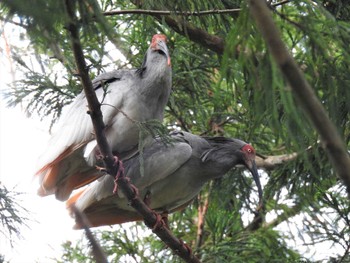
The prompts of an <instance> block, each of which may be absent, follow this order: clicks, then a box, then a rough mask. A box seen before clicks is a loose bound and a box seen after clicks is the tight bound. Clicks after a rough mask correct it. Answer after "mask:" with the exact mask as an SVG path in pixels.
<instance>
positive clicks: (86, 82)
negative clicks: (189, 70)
mask: <svg viewBox="0 0 350 263" xmlns="http://www.w3.org/2000/svg"><path fill="white" fill-rule="evenodd" d="M64 4H65V8H66V12H67V14H68V18H69V21H68V26H67V28H68V31H69V32H70V35H71V42H72V49H73V53H74V57H75V61H76V65H77V68H78V74H79V76H80V78H81V81H82V84H83V88H84V92H85V95H86V99H87V101H88V105H89V114H90V116H91V120H92V123H93V127H94V131H95V136H96V141H97V143H98V146H99V149H100V151H101V154H102V156H104V157H103V160H104V162H105V165H106V169H107V171H108V173H109V174H110V175H115V174H116V173H117V170H118V165H116V164H115V160H114V156H113V154H112V150H111V148H110V146H109V145H108V142H107V140H106V137H105V132H104V127H105V125H104V123H103V119H102V112H101V109H100V103H99V101H98V99H97V97H96V94H95V92H94V89H93V87H92V83H91V80H90V78H89V75H88V68H87V66H86V62H85V59H84V55H83V51H82V48H81V44H80V39H79V32H78V28H77V21H78V19H77V17H76V10H75V4H76V1H72V0H65V2H64ZM117 183H118V186H119V187H120V189H121V191H122V192H123V194H124V195H125V196H126V197H127V198H128V200H129V202H130V205H131V206H132V207H133V208H135V209H136V210H137V211H138V212H139V213H140V214H141V215H142V216H143V218H144V220H145V223H146V225H147V226H152V227H153V229H152V230H153V232H154V233H155V234H156V235H157V236H158V237H160V238H161V239H162V240H163V242H164V243H165V244H166V245H167V246H168V247H170V248H171V249H172V250H173V251H174V253H175V254H177V255H178V256H180V257H181V258H182V259H184V260H185V261H186V262H200V261H199V259H198V258H197V257H196V256H195V255H193V253H192V251H190V250H189V249H188V247H187V246H186V245H185V244H184V243H183V242H182V241H180V240H179V239H177V238H176V237H174V235H173V234H172V233H171V232H170V230H169V229H168V228H167V227H166V225H165V223H164V221H163V220H161V217H160V215H158V214H156V213H155V212H154V211H152V210H151V209H150V208H149V207H148V206H147V205H146V204H145V203H144V202H143V201H142V200H141V199H140V197H139V196H138V194H137V189H136V188H135V186H133V185H131V184H130V182H129V180H128V179H127V178H126V177H125V176H124V175H122V176H119V177H118V180H117Z"/></svg>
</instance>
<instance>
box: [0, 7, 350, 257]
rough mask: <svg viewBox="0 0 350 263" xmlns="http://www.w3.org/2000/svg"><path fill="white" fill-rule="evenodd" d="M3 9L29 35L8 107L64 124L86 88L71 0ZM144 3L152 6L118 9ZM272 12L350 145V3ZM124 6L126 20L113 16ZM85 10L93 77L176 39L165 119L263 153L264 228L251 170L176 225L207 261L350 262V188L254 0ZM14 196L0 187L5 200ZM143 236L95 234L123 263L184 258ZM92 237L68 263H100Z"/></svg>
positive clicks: (2, 15) (85, 42)
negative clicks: (324, 249) (160, 40)
mask: <svg viewBox="0 0 350 263" xmlns="http://www.w3.org/2000/svg"><path fill="white" fill-rule="evenodd" d="M0 7H1V9H0V19H1V21H2V22H1V23H12V24H14V25H15V26H16V27H19V28H22V29H24V30H25V34H23V38H25V39H29V40H30V46H29V47H28V49H25V50H23V49H19V48H16V47H15V46H12V47H11V56H12V59H13V61H14V62H15V66H16V70H21V71H22V72H23V73H24V78H23V79H20V80H17V81H16V82H15V83H13V86H12V87H11V88H10V89H9V90H8V92H7V93H6V94H5V96H6V99H7V101H8V103H9V105H10V106H14V105H16V104H18V103H22V104H23V105H25V107H26V111H27V113H28V114H29V115H31V114H38V115H39V116H41V117H42V118H51V119H52V123H54V122H55V121H56V120H57V119H58V117H59V116H60V113H61V110H62V108H63V107H64V106H65V105H67V104H68V103H70V102H71V101H72V99H73V98H74V97H75V96H76V95H77V94H78V93H79V92H80V91H81V89H82V87H81V84H80V82H79V79H78V78H77V76H76V69H75V64H74V63H75V62H74V59H73V53H72V50H71V47H70V39H69V34H68V32H67V30H66V28H65V26H66V22H67V15H66V13H65V9H64V6H63V1H55V0H36V1H20V0H5V1H2V3H1V4H0ZM135 9H137V10H140V11H139V12H125V13H123V14H121V13H120V12H119V13H118V11H120V10H135ZM229 9H230V11H227V12H226V13H223V12H222V13H220V12H217V11H216V12H212V13H210V14H203V15H198V13H197V15H193V14H192V15H190V13H189V12H200V11H205V10H229ZM270 9H271V13H272V14H273V19H274V21H275V23H276V25H277V26H278V28H279V29H280V31H281V35H282V39H283V41H284V43H285V44H286V45H287V47H288V49H289V50H290V52H291V54H292V55H293V57H294V59H295V60H296V62H297V64H298V65H299V67H300V69H301V70H302V72H303V73H304V76H305V78H306V79H307V80H308V82H309V83H310V85H311V87H312V88H313V90H314V92H315V93H316V94H317V96H318V98H319V100H320V101H321V102H322V104H323V106H324V107H325V109H326V110H327V112H328V114H329V117H330V118H331V120H332V121H333V122H334V123H335V124H336V127H337V129H338V132H339V134H341V135H342V137H343V138H344V143H345V144H346V146H347V147H348V148H349V141H350V122H349V112H350V74H349V70H350V52H349V51H350V49H349V43H350V4H349V3H348V2H347V1H340V0H338V1H335V0H334V1H331V0H329V1H326V0H324V1H311V0H310V1H298V0H297V1H274V0H273V1H271V3H270ZM112 10H114V11H117V12H114V13H108V12H109V11H112ZM157 10H158V11H159V10H166V11H170V13H171V14H170V15H161V14H158V13H155V12H154V11H157ZM151 11H153V12H151ZM79 16H80V18H81V20H80V33H81V42H82V46H83V48H84V54H85V58H86V61H87V64H88V65H89V68H90V73H91V78H93V77H94V76H96V75H98V74H100V73H102V72H104V71H106V70H111V69H113V68H125V67H139V66H140V65H141V63H142V60H143V55H144V53H145V51H146V49H147V47H148V45H149V41H150V39H151V37H152V35H153V34H155V33H160V32H161V33H164V34H166V35H167V36H168V38H169V43H168V45H169V50H170V51H171V56H172V67H173V91H172V94H171V99H170V101H169V103H168V106H167V108H166V116H165V120H164V125H166V126H167V127H168V128H169V129H170V130H171V129H175V128H180V129H182V130H185V131H190V132H192V133H194V134H201V135H211V136H212V135H224V136H227V137H236V138H241V139H243V140H245V141H249V142H250V143H251V144H252V145H253V146H254V147H255V148H256V150H257V152H258V154H259V156H260V157H261V158H262V159H261V161H260V162H259V164H260V168H261V170H260V172H261V176H262V180H263V182H264V195H265V201H266V211H265V217H264V220H263V222H262V223H261V224H259V225H258V226H257V227H254V228H251V227H249V226H250V223H251V221H252V218H253V216H254V214H253V211H254V210H255V207H256V205H257V196H256V193H255V192H256V191H255V189H252V187H251V185H252V180H251V178H250V176H249V175H248V174H246V173H245V172H244V171H243V170H242V169H235V170H233V171H231V172H230V173H229V174H227V175H226V176H225V177H223V178H221V179H217V180H215V181H213V182H211V183H210V184H208V185H207V186H206V187H205V188H204V189H203V191H202V192H201V194H200V195H199V196H198V198H197V199H196V200H194V202H193V204H192V205H191V206H190V207H188V208H187V209H186V210H184V211H183V212H178V213H175V214H173V215H172V216H171V217H170V222H171V228H172V230H173V231H174V233H175V235H176V236H177V237H180V238H181V239H183V240H184V241H186V243H188V244H190V246H191V247H192V248H193V249H194V251H195V253H196V254H197V255H198V256H199V257H200V259H201V260H202V261H203V262H242V261H246V262H295V261H298V260H305V261H306V262H307V261H313V260H312V258H311V257H310V253H306V252H307V251H308V250H310V251H311V252H312V251H315V248H316V247H317V246H316V245H317V244H319V243H323V242H324V241H327V242H326V243H325V244H326V246H328V247H330V246H332V245H333V246H334V248H336V250H335V251H336V252H337V253H334V254H329V255H325V256H324V260H325V261H330V262H332V261H333V262H349V261H350V256H349V250H350V241H349V240H350V235H349V229H350V228H349V227H350V217H349V209H350V206H349V199H348V196H347V192H346V189H345V186H343V184H342V182H341V181H339V179H338V177H337V176H336V174H335V173H334V172H333V168H332V167H331V165H330V162H329V160H328V158H327V156H326V153H325V151H324V150H323V148H322V145H321V144H320V141H319V139H320V138H319V135H318V134H317V132H316V131H315V130H314V129H313V127H312V125H311V124H310V122H309V120H308V119H307V118H306V116H305V114H304V113H303V111H302V109H301V107H300V104H299V102H298V101H297V100H295V98H294V97H293V93H292V91H291V88H290V87H289V85H288V84H287V82H286V81H285V79H284V78H283V76H282V74H281V72H280V71H279V69H278V67H277V65H276V64H275V63H274V61H273V59H272V56H271V54H270V52H269V50H268V49H267V48H266V45H265V43H264V41H263V39H262V37H261V35H260V33H259V31H258V30H257V28H256V25H255V23H254V21H253V20H252V18H251V16H250V13H249V10H248V7H247V2H246V1H242V0H220V1H209V0H206V1H203V0H188V1H166V0H157V1H153V0H144V1H142V0H138V1H135V0H134V1H123V0H121V1H113V0H99V1H94V0H85V1H79ZM115 49H117V50H119V51H120V53H121V55H120V56H115ZM111 54H113V55H114V56H113V57H112V55H111ZM28 57H30V59H31V61H32V62H31V63H29V62H28V61H29V60H28V59H26V58H28ZM33 61H35V62H34V63H33ZM34 64H35V65H36V66H34ZM37 65H39V66H37ZM49 128H50V127H48V129H49ZM291 154H292V155H291ZM262 160H265V162H263V161H262ZM270 160H271V161H270ZM4 189H6V188H4ZM7 194H8V193H7V192H5V191H1V192H0V195H1V196H0V198H5V197H6V195H7ZM0 200H1V199H0ZM1 203H2V202H0V204H1ZM5 209H6V208H5ZM0 213H3V210H0ZM202 220H203V221H204V225H203V226H202V227H201V225H200V224H199V223H200V222H201V221H202ZM16 222H17V221H16ZM18 222H21V221H18ZM145 229H146V227H145V226H143V225H142V224H141V223H135V224H127V225H124V226H116V227H114V228H113V229H111V230H107V231H105V230H98V229H97V230H95V234H96V236H97V239H98V240H99V242H100V243H101V245H102V247H103V249H104V250H105V252H106V254H107V255H108V259H109V260H110V261H111V262H119V261H120V262H177V261H180V259H179V258H177V257H176V256H174V255H173V253H172V252H171V251H169V250H167V249H166V248H165V246H164V244H163V243H161V241H159V239H158V238H157V237H155V236H154V235H152V234H149V235H148V234H147V233H148V232H146V233H145V234H140V233H143V231H145ZM293 240H294V241H295V243H294V242H291V241H293ZM86 242H87V241H86V240H84V239H82V240H81V242H79V243H78V245H77V246H73V247H72V246H71V243H70V241H68V242H67V243H65V244H64V245H63V246H64V249H65V252H64V255H63V256H62V258H61V259H58V260H57V261H58V262H92V261H93V259H92V257H91V256H90V254H89V253H87V251H88V250H89V248H88V246H86ZM300 245H302V248H301V247H300ZM315 252H316V251H315ZM311 254H312V253H311Z"/></svg>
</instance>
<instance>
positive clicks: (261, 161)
mask: <svg viewBox="0 0 350 263" xmlns="http://www.w3.org/2000/svg"><path fill="white" fill-rule="evenodd" d="M298 156H299V154H298V153H296V152H294V153H288V154H281V155H271V156H267V157H266V158H261V157H260V156H257V157H256V158H255V162H256V166H257V167H258V168H264V169H266V170H273V169H274V168H276V166H278V165H281V164H284V163H287V162H290V161H293V160H295V159H296V158H297V157H298Z"/></svg>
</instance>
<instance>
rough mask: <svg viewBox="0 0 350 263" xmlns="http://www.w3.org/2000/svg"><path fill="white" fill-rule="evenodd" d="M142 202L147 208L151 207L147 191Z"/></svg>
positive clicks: (149, 194) (149, 195) (149, 193)
mask: <svg viewBox="0 0 350 263" xmlns="http://www.w3.org/2000/svg"><path fill="white" fill-rule="evenodd" d="M143 202H144V203H145V204H146V205H147V206H148V207H149V206H150V205H151V192H150V191H147V193H146V194H145V197H144V198H143Z"/></svg>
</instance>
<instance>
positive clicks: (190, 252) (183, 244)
mask: <svg viewBox="0 0 350 263" xmlns="http://www.w3.org/2000/svg"><path fill="white" fill-rule="evenodd" d="M179 241H180V244H181V245H182V246H183V247H184V248H185V249H186V250H187V252H188V254H189V255H192V248H190V246H189V245H187V244H186V243H185V242H184V241H183V240H182V239H179Z"/></svg>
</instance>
